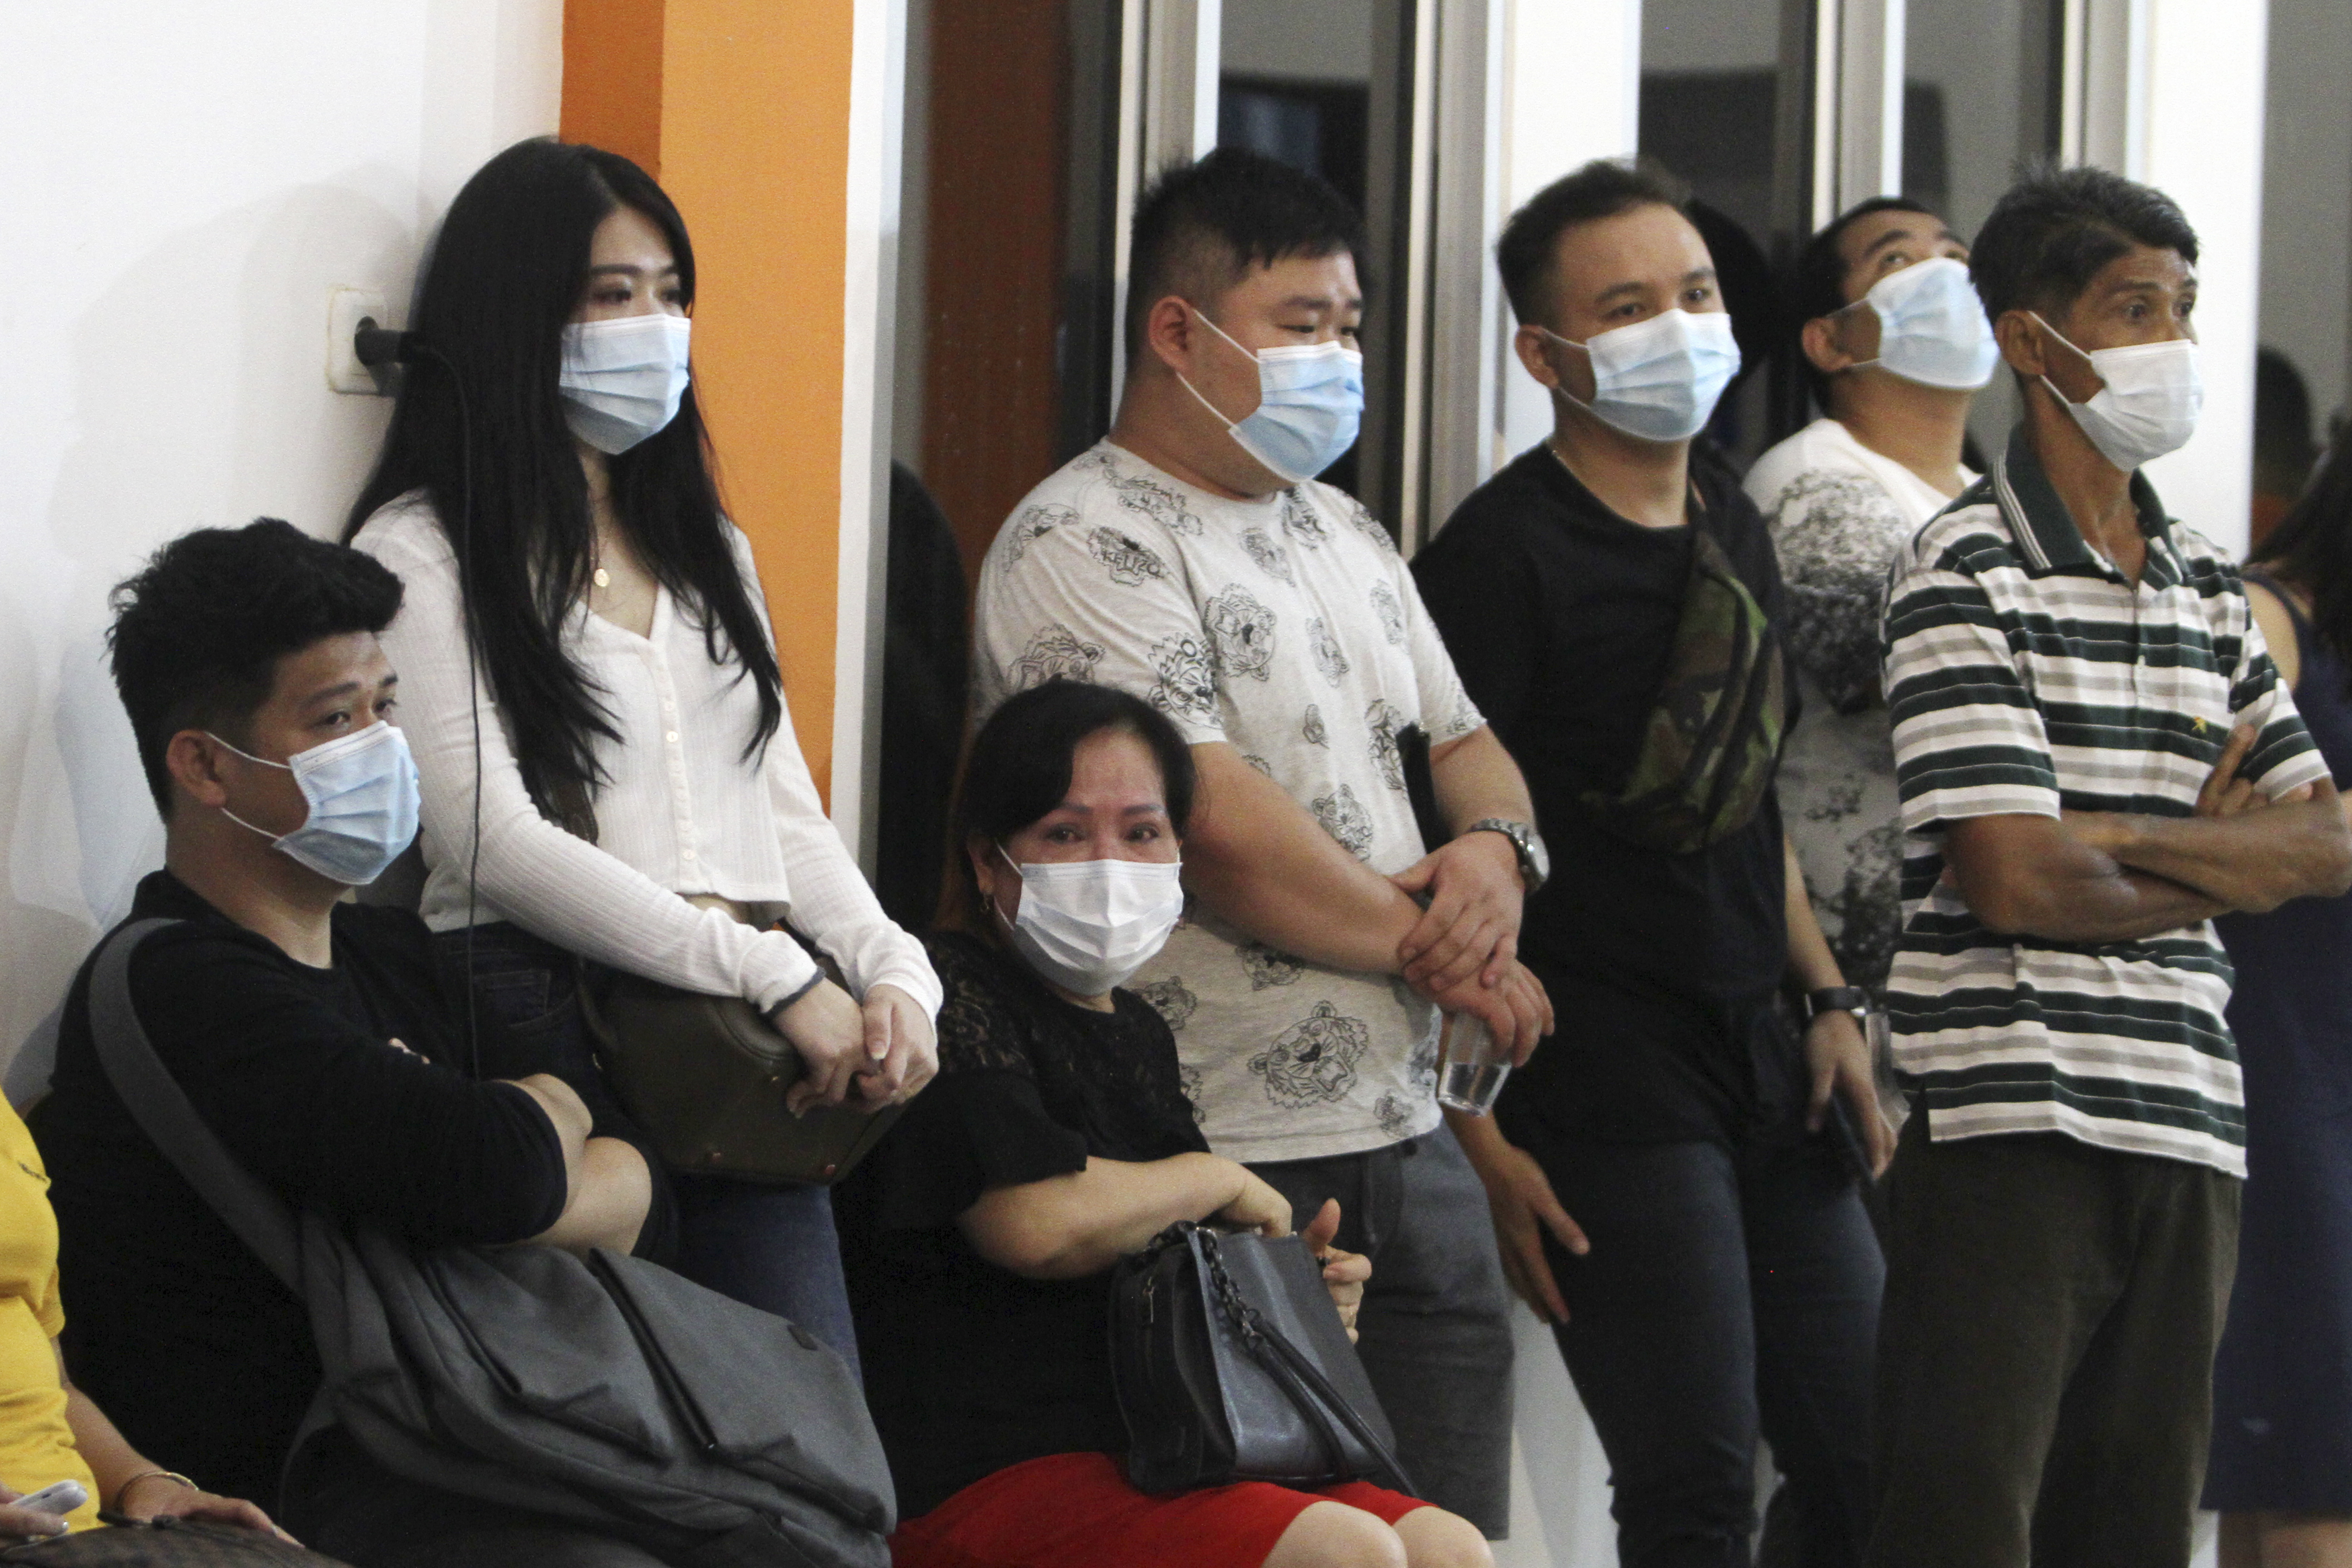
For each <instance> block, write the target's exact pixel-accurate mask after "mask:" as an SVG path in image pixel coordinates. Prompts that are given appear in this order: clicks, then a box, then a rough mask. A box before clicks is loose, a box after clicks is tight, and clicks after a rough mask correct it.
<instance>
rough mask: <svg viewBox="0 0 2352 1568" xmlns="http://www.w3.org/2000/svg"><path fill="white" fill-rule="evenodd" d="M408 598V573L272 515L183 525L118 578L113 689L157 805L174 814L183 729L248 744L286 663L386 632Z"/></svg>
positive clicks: (111, 636) (110, 640)
mask: <svg viewBox="0 0 2352 1568" xmlns="http://www.w3.org/2000/svg"><path fill="white" fill-rule="evenodd" d="M400 596H401V586H400V579H399V578H398V577H395V576H394V575H393V574H392V573H391V572H390V571H388V570H387V569H386V568H385V567H384V566H383V564H381V563H378V562H377V561H376V560H375V559H374V558H373V556H369V555H364V554H362V553H361V552H359V551H356V550H353V549H352V548H350V547H349V546H347V545H341V544H331V543H329V542H327V541H325V540H323V539H313V538H312V537H310V535H309V534H307V533H304V532H303V531H301V530H299V529H298V528H296V527H294V526H293V525H292V524H291V523H289V522H284V521H279V520H278V519H277V518H274V517H265V518H263V519H261V520H260V521H257V522H253V523H249V524H247V526H245V527H243V528H200V529H198V530H196V531H194V532H193V533H184V534H182V535H181V536H180V537H179V538H177V539H175V540H173V541H172V542H171V543H169V544H166V545H165V546H163V549H161V550H159V551H157V552H155V553H154V555H153V556H152V557H151V558H150V559H149V560H148V563H147V564H146V565H145V566H144V567H143V568H142V569H141V571H140V572H139V574H137V575H136V576H133V577H131V578H130V579H129V580H127V581H125V582H123V583H121V584H118V585H117V586H116V588H115V590H114V592H113V594H112V595H110V599H109V601H108V602H109V603H110V605H111V606H112V608H113V610H114V625H113V626H112V628H111V629H110V630H109V631H108V633H107V645H108V647H109V648H110V650H111V652H112V655H113V663H114V689H115V690H116V691H117V692H119V693H121V697H122V707H123V710H124V711H126V712H127V713H129V714H130V715H131V732H132V734H133V736H134V737H135V738H136V739H137V741H138V742H139V763H140V766H141V767H142V768H144V769H145V770H146V773H147V788H148V790H149V791H150V792H151V793H152V794H153V795H154V796H155V808H156V809H157V810H158V811H160V812H162V813H163V816H164V817H165V818H166V819H167V820H168V819H169V818H170V816H171V815H172V776H171V773H170V772H169V771H168V770H167V769H166V768H165V766H164V763H163V753H164V752H165V751H166V749H167V748H169V746H170V745H171V743H172V737H173V736H174V735H176V734H178V733H179V732H180V731H183V730H213V731H228V733H226V734H225V735H223V737H222V738H223V739H224V740H227V741H229V742H232V743H240V742H243V741H244V739H245V737H246V734H247V724H248V723H249V722H250V721H251V720H252V718H253V713H254V710H256V709H257V708H259V707H260V706H261V705H262V704H263V703H264V702H266V701H268V700H269V693H270V690H271V689H272V688H273V687H274V686H275V685H276V684H277V680H278V661H279V660H280V659H282V658H285V657H286V656H287V655H288V654H292V653H299V652H301V651H302V650H303V649H304V648H306V647H310V645H311V644H313V643H315V642H318V641H320V639H321V638H324V637H341V636H344V635H347V634H349V633H352V632H380V631H382V630H383V628H384V627H386V626H390V625H391V624H392V618H393V617H394V616H396V615H398V614H399V613H400Z"/></svg>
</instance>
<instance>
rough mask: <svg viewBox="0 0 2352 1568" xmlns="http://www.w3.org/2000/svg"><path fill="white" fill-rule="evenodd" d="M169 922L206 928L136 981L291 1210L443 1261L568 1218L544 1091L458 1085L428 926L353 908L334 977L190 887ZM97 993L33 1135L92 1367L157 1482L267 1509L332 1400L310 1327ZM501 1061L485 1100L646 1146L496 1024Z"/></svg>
mask: <svg viewBox="0 0 2352 1568" xmlns="http://www.w3.org/2000/svg"><path fill="white" fill-rule="evenodd" d="M150 916H163V917H167V918H172V919H177V920H179V921H184V923H183V924H181V925H177V926H173V927H171V928H169V929H167V930H164V931H158V932H156V933H155V934H153V935H151V936H150V937H148V938H147V940H146V941H145V942H144V943H143V944H142V946H141V947H140V949H139V952H137V954H136V955H135V956H134V957H133V958H132V960H131V1001H132V1004H133V1005H134V1006H135V1007H136V1008H137V1010H138V1014H139V1017H140V1021H141V1023H142V1024H143V1025H144V1026H145V1027H146V1030H147V1034H148V1037H149V1039H150V1040H152V1042H153V1045H154V1047H155V1052H156V1054H157V1055H158V1056H159V1057H161V1058H163V1064H164V1066H165V1067H167V1068H169V1069H170V1070H171V1073H172V1076H173V1078H174V1079H176V1080H177V1081H178V1082H179V1084H180V1086H181V1087H182V1088H183V1089H185V1090H186V1092H187V1095H188V1098H189V1100H191V1101H193V1102H194V1106H195V1109H196V1112H197V1114H198V1115H199V1116H200V1117H202V1118H203V1120H204V1121H205V1124H206V1125H207V1126H209V1127H210V1128H211V1129H212V1130H213V1131H215V1133H216V1134H218V1135H219V1137H220V1139H221V1141H222V1142H223V1143H225V1144H226V1146H227V1148H228V1149H229V1151H230V1152H231V1153H233V1154H234V1155H235V1156H236V1158H237V1159H238V1160H239V1161H240V1162H241V1163H243V1164H244V1165H245V1166H246V1168H247V1170H249V1171H251V1172H252V1173H254V1174H255V1175H256V1176H257V1177H258V1178H260V1179H261V1180H262V1181H263V1182H264V1183H266V1184H268V1185H269V1186H270V1187H272V1188H273V1189H275V1190H276V1191H277V1192H278V1194H279V1195H281V1196H282V1197H284V1198H285V1199H286V1200H287V1201H288V1202H289V1204H292V1205H298V1206H304V1207H308V1208H311V1209H314V1210H316V1211H318V1212H320V1213H321V1214H323V1215H328V1216H330V1217H332V1218H336V1219H341V1220H344V1221H347V1222H350V1223H352V1224H354V1225H359V1226H373V1227H376V1228H381V1229H383V1230H385V1231H388V1232H391V1233H393V1234H394V1235H398V1236H402V1237H407V1238H409V1239H411V1240H414V1241H416V1242H419V1243H422V1244H426V1245H435V1244H453V1245H461V1244H494V1243H499V1242H510V1241H517V1240H520V1239H522V1238H523V1237H529V1236H532V1235H535V1234H537V1233H538V1232H540V1231H541V1230H544V1229H546V1228H547V1227H548V1226H551V1225H552V1224H553V1223H554V1222H555V1220H556V1218H557V1217H558V1216H559V1215H561V1214H562V1210H563V1201H564V1193H565V1180H564V1168H563V1152H562V1144H561V1142H559V1140H558V1139H557V1136H556V1132H555V1129H554V1127H553V1126H552V1125H551V1123H550V1122H549V1121H548V1118H547V1115H546V1113H545V1112H544V1111H542V1110H541V1109H540V1107H539V1105H538V1103H537V1102H536V1101H535V1100H532V1099H531V1097H530V1095H529V1094H527V1093H526V1092H524V1091H523V1090H522V1089H518V1088H516V1087H515V1086H514V1085H512V1084H502V1083H496V1082H490V1081H476V1080H475V1079H473V1078H470V1077H468V1076H467V1073H466V1072H465V1071H462V1070H457V1064H465V1063H467V1061H468V1058H469V1057H470V1054H471V1053H470V1052H469V1050H468V1049H467V1040H466V1037H465V1023H464V1019H463V1017H462V1016H460V1015H459V1014H458V1013H457V1010H456V1009H454V1008H452V1007H451V1006H449V1005H447V1003H446V999H445V998H444V996H443V995H442V994H441V992H440V990H439V989H438V986H437V985H436V981H435V978H434V971H433V964H432V953H431V949H430V947H429V945H428V943H429V937H428V935H427V933H426V931H425V926H424V924H423V922H422V921H418V920H417V919H416V918H415V916H414V915H411V914H407V913H405V912H404V911H398V910H387V909H372V908H366V907H362V906H358V905H342V906H339V907H338V908H337V909H336V910H335V911H334V963H333V965H332V967H331V968H327V969H314V968H311V967H310V966H309V965H307V964H303V963H298V962H297V961H295V960H294V959H291V958H289V957H288V956H287V955H286V954H285V953H284V952H281V951H280V950H279V949H278V947H277V946H275V945H274V944H273V943H271V942H268V940H267V939H265V938H263V937H261V936H258V935H257V934H255V933H254V932H252V931H247V930H245V929H244V928H242V927H240V926H237V925H236V924H235V923H234V922H232V921H229V920H228V918H227V917H226V916H225V915H223V914H221V913H220V911H218V910H215V909H214V908H213V907H212V906H211V905H210V904H208V903H206V902H205V900H203V899H201V898H200V897H198V896H197V895H196V894H195V893H194V892H193V891H191V890H190V889H188V888H187V887H186V886H185V885H184V883H182V882H181V881H180V880H179V879H177V878H175V877H173V876H172V875H171V874H170V873H169V872H157V873H156V874H155V875H153V876H152V877H149V878H148V879H146V880H145V881H143V882H142V883H141V884H140V888H139V892H138V897H137V899H136V901H135V902H134V904H133V905H132V911H131V919H132V920H140V919H145V918H148V917H150ZM88 998H89V965H88V964H85V965H84V966H83V969H82V973H80V974H79V975H78V976H77V977H76V978H75V981H74V984H73V989H72V991H71V993H70V994H68V1000H67V1004H66V1009H65V1013H64V1016H63V1017H62V1019H61V1022H60V1026H59V1029H58V1062H57V1071H56V1076H55V1079H54V1085H53V1089H52V1091H51V1094H50V1096H49V1098H48V1099H47V1100H46V1101H44V1102H43V1103H42V1104H41V1105H40V1107H39V1108H38V1109H37V1110H36V1112H35V1113H34V1116H33V1119H32V1120H33V1126H34V1130H35V1132H36V1134H37V1137H38V1139H39V1142H40V1145H41V1152H42V1155H43V1158H44V1159H45V1160H46V1161H47V1164H48V1167H49V1173H50V1178H51V1182H52V1185H51V1188H50V1200H51V1202H52V1204H53V1205H55V1207H56V1209H57V1213H58V1229H59V1233H60V1236H59V1248H58V1261H59V1268H60V1272H61V1275H62V1289H63V1295H64V1301H65V1307H66V1331H65V1334H64V1346H65V1352H66V1359H67V1364H68V1369H69V1370H70V1372H71V1373H72V1375H73V1378H74V1381H75V1382H76V1383H77V1384H80V1385H81V1387H82V1388H83V1389H84V1390H85V1391H87V1392H88V1393H89V1394H90V1396H91V1397H92V1398H93V1399H95V1400H96V1401H97V1402H98V1405H99V1406H100V1408H101V1409H103V1410H105V1411H106V1412H107V1414H108V1415H110V1416H112V1417H113V1419H114V1421H115V1423H116V1425H117V1426H120V1427H121V1429H122V1431H123V1434H124V1435H125V1436H128V1437H129V1438H130V1439H131V1442H132V1443H133V1444H134V1445H136V1446H137V1447H139V1448H140V1449H141V1450H142V1452H143V1453H145V1454H146V1455H147V1456H148V1457H149V1458H152V1459H153V1460H155V1461H156V1463H158V1464H161V1465H167V1466H170V1467H171V1468H173V1469H176V1470H181V1471H184V1472H185V1473H187V1474H189V1475H191V1476H194V1477H195V1478H196V1479H198V1480H199V1481H200V1482H201V1483H202V1484H204V1485H205V1486H206V1487H208V1488H211V1489H215V1490H218V1491H223V1492H227V1493H231V1494H235V1495H240V1496H245V1497H251V1498H256V1499H259V1500H264V1501H265V1502H267V1501H268V1500H272V1499H274V1498H275V1497H276V1496H277V1491H278V1471H279V1469H280V1468H281V1466H282V1464H283V1462H284V1459H285V1455H286V1450H287V1446H288V1444H289V1441H290V1439H291V1437H292V1436H293V1433H294V1430H295V1427H296V1426H297V1425H298V1423H299V1420H300V1418H301V1416H302V1414H303V1412H304V1410H305V1409H306V1408H307V1406H308V1405H309V1404H310V1397H311V1395H312V1394H313V1393H314V1392H315V1391H316V1389H317V1387H318V1383H319V1362H318V1357H317V1352H316V1351H315V1349H314V1348H313V1345H312V1342H311V1338H310V1321H309V1317H308V1314H307V1312H306V1311H305V1310H304V1308H303V1305H302V1302H301V1301H300V1300H299V1299H298V1298H297V1297H296V1296H295V1295H294V1294H293V1293H292V1292H290V1291H289V1290H288V1289H286V1288H285V1287H284V1286H283V1285H281V1284H279V1283H278V1280H277V1279H276V1278H274V1277H273V1276H272V1275H271V1274H270V1273H269V1271H268V1269H267V1268H265V1267H264V1266H263V1265H262V1263H261V1261H260V1259H259V1258H256V1257H255V1256H254V1255H253V1254H252V1253H251V1252H250V1251H248V1250H247V1248H246V1247H245V1246H244V1244H243V1243H242V1242H240V1241H238V1240H237V1238H236V1234H235V1233H234V1232H232V1231H231V1230H230V1229H229V1228H228V1226H227V1225H226V1223H225V1222H224V1221H222V1220H221V1219H220V1218H219V1217H218V1216H217V1215H215V1214H214V1213H213V1211H212V1210H211V1208H210V1207H209V1206H208V1205H206V1204H205V1201H204V1199H203V1198H202V1197H200V1196H199V1195H198V1194H197V1193H196V1191H195V1189H194V1188H193V1187H191V1186H190V1185H189V1184H187V1182H186V1181H185V1180H184V1179H183V1178H182V1177H181V1175H180V1173H178V1171H177V1170H176V1169H174V1168H173V1165H172V1163H171V1162H170V1161H169V1160H168V1159H166V1158H165V1157H164V1155H163V1152H161V1151H160V1150H158V1149H157V1148H156V1147H155V1146H154V1144H153V1143H152V1142H149V1141H148V1138H147V1136H146V1134H145V1133H143V1132H142V1131H140V1129H139V1127H138V1124H137V1123H136V1122H135V1121H132V1119H131V1113H130V1111H129V1110H128V1109H127V1108H126V1107H125V1106H124V1105H123V1103H122V1101H121V1099H120V1097H118V1096H117V1095H116V1094H115V1092H114V1088H113V1086H112V1084H111V1083H110V1082H109V1081H108V1079H107V1078H106V1074H105V1069H104V1068H102V1067H101V1066H100V1062H99V1060H98V1056H97V1053H96V1050H95V1048H94V1047H93V1045H92V1042H91V1039H90V1031H89V1007H88ZM394 1040H397V1041H399V1042H400V1043H401V1044H402V1045H404V1046H405V1047H408V1049H407V1050H406V1051H403V1050H399V1049H395V1048H394V1046H393V1045H392V1044H391V1042H392V1041H394ZM480 1045H481V1056H482V1060H481V1063H480V1074H481V1079H484V1080H488V1079H500V1078H521V1077H526V1076H529V1075H530V1074H531V1073H534V1072H541V1071H552V1072H557V1073H558V1075H559V1076H562V1077H563V1078H565V1079H567V1081H572V1083H573V1086H574V1088H576V1089H583V1091H585V1094H586V1096H587V1097H589V1099H590V1104H591V1106H592V1109H594V1110H599V1111H600V1112H601V1113H602V1114H600V1117H599V1120H600V1121H601V1122H604V1123H606V1125H602V1126H600V1128H599V1131H612V1132H622V1133H624V1134H625V1128H623V1127H621V1126H618V1125H614V1124H612V1123H613V1121H614V1113H613V1112H612V1111H611V1110H610V1104H609V1101H608V1100H605V1099H604V1096H603V1095H602V1092H601V1089H599V1087H598V1086H597V1085H596V1084H595V1083H594V1082H593V1075H591V1076H590V1079H589V1080H588V1081H582V1080H581V1076H580V1074H579V1073H578V1072H577V1071H576V1070H566V1069H567V1068H572V1066H573V1065H572V1064H562V1063H557V1062H553V1061H549V1060H545V1059H542V1058H543V1052H544V1047H541V1046H539V1045H537V1044H536V1043H534V1042H530V1041H526V1040H522V1039H519V1038H517V1037H513V1036H510V1035H509V1034H507V1033H506V1032H504V1031H503V1030H500V1029H499V1028H497V1027H496V1026H494V1025H493V1024H492V1023H491V1022H490V1021H489V1020H488V1018H484V1019H482V1020H481V1034H480ZM412 1052H413V1053H415V1054H410V1053H412ZM445 1064H448V1065H445ZM658 1168H659V1167H658V1166H656V1170H658ZM659 1186H660V1184H659V1182H658V1181H657V1182H656V1187H657V1188H658V1187H659Z"/></svg>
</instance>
